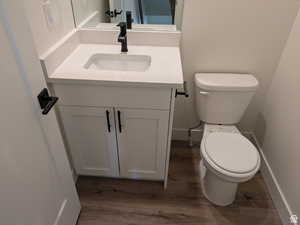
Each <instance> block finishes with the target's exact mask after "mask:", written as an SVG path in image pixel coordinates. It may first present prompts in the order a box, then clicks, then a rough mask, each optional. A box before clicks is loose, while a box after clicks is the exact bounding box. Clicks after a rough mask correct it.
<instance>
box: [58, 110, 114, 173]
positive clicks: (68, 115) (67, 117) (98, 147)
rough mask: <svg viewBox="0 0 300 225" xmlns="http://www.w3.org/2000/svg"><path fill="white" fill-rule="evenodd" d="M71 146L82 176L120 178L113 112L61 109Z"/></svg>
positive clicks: (78, 171) (74, 159)
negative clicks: (108, 123)
mask: <svg viewBox="0 0 300 225" xmlns="http://www.w3.org/2000/svg"><path fill="white" fill-rule="evenodd" d="M59 112H60V115H61V119H62V123H63V127H64V130H65V136H66V138H67V145H68V148H69V151H70V153H71V156H72V160H73V165H74V167H75V169H76V172H77V173H78V174H85V175H92V176H108V177H118V176H119V164H118V153H117V143H116V135H115V125H114V120H113V119H111V120H110V127H109V128H108V125H107V122H108V121H107V117H110V116H111V117H112V118H114V116H113V109H112V108H101V107H97V108H92V107H73V106H60V107H59Z"/></svg>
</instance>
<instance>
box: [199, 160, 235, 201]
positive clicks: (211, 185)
mask: <svg viewBox="0 0 300 225" xmlns="http://www.w3.org/2000/svg"><path fill="white" fill-rule="evenodd" d="M200 175H201V176H200V177H201V188H202V192H203V195H204V196H205V197H206V198H207V199H208V200H209V201H210V202H212V203H213V204H215V205H218V206H227V205H230V204H231V203H232V202H233V201H234V199H235V196H236V192H237V187H238V183H233V182H229V181H225V180H223V179H221V178H220V177H218V176H217V175H215V174H214V173H212V172H211V171H210V170H208V169H207V168H206V167H205V165H204V162H203V160H201V162H200Z"/></svg>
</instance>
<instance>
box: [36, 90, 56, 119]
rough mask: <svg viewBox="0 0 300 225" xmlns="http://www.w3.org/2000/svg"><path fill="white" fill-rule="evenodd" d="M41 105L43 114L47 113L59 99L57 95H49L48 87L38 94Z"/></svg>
mask: <svg viewBox="0 0 300 225" xmlns="http://www.w3.org/2000/svg"><path fill="white" fill-rule="evenodd" d="M38 100H39V103H40V107H41V109H42V110H43V111H42V114H43V115H47V114H48V113H49V112H50V110H51V109H52V107H53V106H54V105H55V103H56V102H57V101H58V98H57V97H53V96H49V93H48V90H47V88H44V89H43V90H42V91H41V92H40V93H39V95H38Z"/></svg>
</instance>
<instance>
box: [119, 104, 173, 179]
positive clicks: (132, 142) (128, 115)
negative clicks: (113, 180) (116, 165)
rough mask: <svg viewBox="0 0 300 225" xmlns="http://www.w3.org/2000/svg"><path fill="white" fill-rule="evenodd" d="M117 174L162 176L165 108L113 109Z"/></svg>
mask: <svg viewBox="0 0 300 225" xmlns="http://www.w3.org/2000/svg"><path fill="white" fill-rule="evenodd" d="M115 118H116V129H117V137H118V148H119V162H120V176H121V177H124V178H133V179H150V180H163V179H164V172H165V163H166V153H167V140H168V138H167V135H168V120H169V112H168V111H160V110H140V109H125V108H116V109H115Z"/></svg>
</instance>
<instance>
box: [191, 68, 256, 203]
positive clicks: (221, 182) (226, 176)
mask: <svg viewBox="0 0 300 225" xmlns="http://www.w3.org/2000/svg"><path fill="white" fill-rule="evenodd" d="M195 85H196V89H195V90H196V98H195V101H196V110H197V114H198V117H199V119H200V120H201V121H202V122H204V123H205V125H204V134H203V138H202V142H201V156H202V160H201V163H200V172H201V185H202V191H203V194H204V196H205V197H206V198H207V199H208V200H210V201H211V202H212V203H214V204H216V205H220V206H226V205H229V204H231V203H232V202H233V201H234V199H235V196H236V191H237V188H238V184H239V183H240V182H245V181H247V180H249V179H251V178H252V177H253V176H254V175H255V174H256V172H257V171H258V170H259V167H260V156H259V153H258V151H257V149H256V148H255V146H254V145H253V144H252V143H251V142H250V141H249V140H248V139H247V138H245V137H244V136H243V135H242V134H241V133H240V132H239V130H238V129H237V128H236V127H235V126H234V124H237V123H238V122H239V121H240V120H241V118H242V116H243V114H244V112H245V110H246V109H247V107H248V105H249V103H250V101H251V99H252V97H253V95H254V94H255V91H256V89H257V87H258V81H257V79H256V78H255V77H254V76H253V75H251V74H231V73H198V74H196V75H195Z"/></svg>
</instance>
